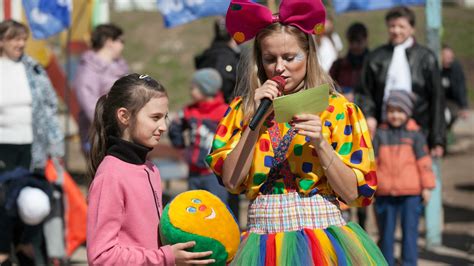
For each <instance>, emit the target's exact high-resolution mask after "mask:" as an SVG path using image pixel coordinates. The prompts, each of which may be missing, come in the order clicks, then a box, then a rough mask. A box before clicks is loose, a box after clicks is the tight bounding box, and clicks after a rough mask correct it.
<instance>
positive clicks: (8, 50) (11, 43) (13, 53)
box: [0, 34, 28, 61]
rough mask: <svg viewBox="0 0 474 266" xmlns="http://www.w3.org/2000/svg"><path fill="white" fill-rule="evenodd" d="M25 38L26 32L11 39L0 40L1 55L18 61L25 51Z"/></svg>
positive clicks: (26, 37)
mask: <svg viewBox="0 0 474 266" xmlns="http://www.w3.org/2000/svg"><path fill="white" fill-rule="evenodd" d="M27 39H28V36H27V35H26V34H20V35H18V36H16V37H14V38H12V39H9V40H2V41H0V47H1V49H2V56H6V57H8V58H10V59H11V60H13V61H18V60H19V59H20V57H21V56H22V55H23V53H24V52H25V46H26V40H27Z"/></svg>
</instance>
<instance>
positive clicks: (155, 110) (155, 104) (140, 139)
mask: <svg viewBox="0 0 474 266" xmlns="http://www.w3.org/2000/svg"><path fill="white" fill-rule="evenodd" d="M167 119H168V97H166V96H159V97H155V98H152V99H151V100H150V101H148V103H146V104H145V106H143V108H142V109H140V111H138V113H137V116H136V117H135V121H134V123H132V125H133V126H132V127H128V128H127V129H129V130H130V134H129V136H130V137H129V138H130V139H126V140H128V141H131V142H134V143H138V144H141V145H143V146H146V147H149V148H153V147H155V146H156V145H157V144H158V142H159V141H160V138H161V135H162V134H163V132H165V131H166V130H167V129H168V126H167ZM124 135H127V134H124Z"/></svg>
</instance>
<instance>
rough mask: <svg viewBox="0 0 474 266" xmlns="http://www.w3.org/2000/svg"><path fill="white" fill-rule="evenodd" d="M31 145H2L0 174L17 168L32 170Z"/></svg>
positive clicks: (0, 145) (0, 146)
mask: <svg viewBox="0 0 474 266" xmlns="http://www.w3.org/2000/svg"><path fill="white" fill-rule="evenodd" d="M30 164H31V144H0V174H1V173H3V172H6V171H10V170H13V169H15V168H17V167H23V168H26V169H30Z"/></svg>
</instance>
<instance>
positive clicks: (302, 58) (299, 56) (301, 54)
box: [295, 52, 306, 62]
mask: <svg viewBox="0 0 474 266" xmlns="http://www.w3.org/2000/svg"><path fill="white" fill-rule="evenodd" d="M305 58H306V56H304V54H303V52H298V53H297V54H296V56H295V60H296V61H298V62H301V61H303V60H305Z"/></svg>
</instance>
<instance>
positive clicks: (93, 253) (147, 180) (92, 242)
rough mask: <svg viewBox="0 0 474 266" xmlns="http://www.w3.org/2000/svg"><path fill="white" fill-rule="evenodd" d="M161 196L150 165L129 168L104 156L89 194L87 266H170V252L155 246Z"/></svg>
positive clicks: (158, 184) (169, 249)
mask: <svg viewBox="0 0 474 266" xmlns="http://www.w3.org/2000/svg"><path fill="white" fill-rule="evenodd" d="M161 195H162V188H161V179H160V173H159V172H158V168H157V167H156V166H155V165H153V163H151V162H150V161H146V162H145V163H144V164H131V163H127V162H125V161H122V160H120V159H118V158H116V157H114V156H111V155H107V156H106V157H105V158H104V160H103V161H102V162H101V164H100V165H99V168H98V169H97V172H96V175H95V177H94V181H93V182H92V184H91V186H90V188H89V207H88V214H87V259H88V262H89V264H90V265H175V258H174V255H173V252H172V249H171V246H162V245H161V243H160V242H159V241H160V240H159V233H158V226H159V222H160V217H161V211H162V202H161Z"/></svg>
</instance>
